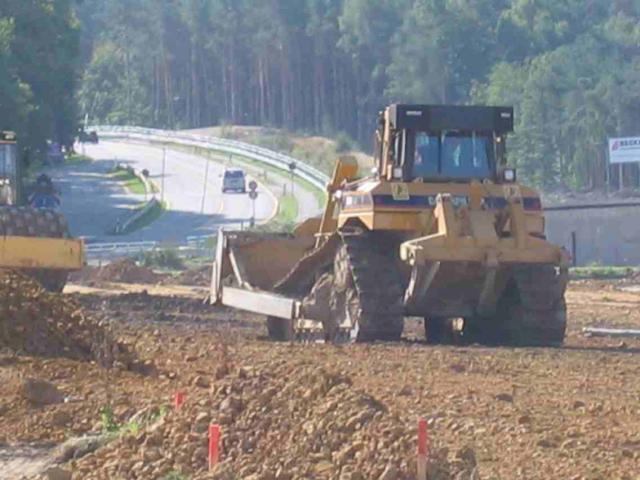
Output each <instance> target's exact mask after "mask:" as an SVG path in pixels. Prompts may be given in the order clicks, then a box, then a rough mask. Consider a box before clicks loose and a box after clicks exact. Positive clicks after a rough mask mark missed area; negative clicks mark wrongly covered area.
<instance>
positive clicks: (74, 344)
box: [0, 270, 134, 368]
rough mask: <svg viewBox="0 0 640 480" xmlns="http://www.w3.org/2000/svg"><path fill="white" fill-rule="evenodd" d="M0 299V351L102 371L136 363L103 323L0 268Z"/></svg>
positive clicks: (69, 301) (70, 301)
mask: <svg viewBox="0 0 640 480" xmlns="http://www.w3.org/2000/svg"><path fill="white" fill-rule="evenodd" d="M0 298H2V302H0V350H8V351H10V352H14V353H18V354H27V355H34V356H42V357H66V358H71V359H76V360H87V361H96V362H97V363H99V364H100V365H101V366H103V367H105V368H110V367H113V366H117V367H121V368H130V367H131V366H132V364H133V362H134V355H133V354H132V353H131V352H130V351H129V350H128V348H127V347H126V346H125V345H123V344H121V343H119V342H118V341H117V340H116V339H115V338H114V336H113V335H112V333H111V331H110V329H109V327H108V325H107V324H106V323H105V322H101V321H97V320H95V319H93V318H90V317H87V316H86V315H85V314H84V312H83V311H82V309H81V308H80V307H79V306H78V304H77V303H75V302H74V301H73V300H71V299H69V298H67V297H64V296H62V295H60V294H54V293H49V292H46V291H45V290H44V289H43V288H42V287H40V285H39V284H38V283H37V282H36V281H34V280H32V279H30V278H27V277H25V276H23V275H21V274H19V273H14V272H10V271H6V270H0Z"/></svg>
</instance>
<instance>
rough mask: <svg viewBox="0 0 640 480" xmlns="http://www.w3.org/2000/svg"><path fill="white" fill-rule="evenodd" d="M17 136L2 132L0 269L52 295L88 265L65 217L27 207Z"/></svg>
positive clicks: (0, 152) (48, 210)
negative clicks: (17, 273) (26, 277)
mask: <svg viewBox="0 0 640 480" xmlns="http://www.w3.org/2000/svg"><path fill="white" fill-rule="evenodd" d="M16 140H17V139H16V134H15V133H14V132H9V131H0V269H11V270H18V271H21V272H23V273H25V274H27V275H29V276H31V277H33V278H35V279H36V280H38V281H39V282H40V283H41V284H42V286H43V287H44V288H46V289H47V290H50V291H55V292H60V291H62V289H63V288H64V286H65V284H66V281H67V276H68V274H69V272H71V271H73V270H78V269H81V268H83V266H84V264H85V258H84V245H83V242H82V240H79V239H72V238H69V231H68V228H67V222H66V221H65V219H64V217H63V216H62V215H61V214H60V213H58V212H56V211H54V210H51V209H48V208H34V207H31V206H28V205H26V204H25V200H26V199H25V195H24V191H23V177H24V169H23V166H24V165H23V162H22V161H21V159H20V157H19V155H18V148H17V142H16Z"/></svg>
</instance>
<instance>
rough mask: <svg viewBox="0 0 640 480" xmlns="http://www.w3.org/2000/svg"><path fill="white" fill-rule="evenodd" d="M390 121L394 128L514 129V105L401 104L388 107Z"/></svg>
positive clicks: (506, 131)
mask: <svg viewBox="0 0 640 480" xmlns="http://www.w3.org/2000/svg"><path fill="white" fill-rule="evenodd" d="M389 121H390V122H391V125H392V127H393V128H395V129H397V130H404V129H408V130H418V131H441V130H475V131H482V130H484V131H492V132H496V133H498V134H503V133H509V132H513V107H483V106H459V105H402V104H394V105H391V106H390V107H389Z"/></svg>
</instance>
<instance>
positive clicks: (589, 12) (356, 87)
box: [0, 0, 640, 189]
mask: <svg viewBox="0 0 640 480" xmlns="http://www.w3.org/2000/svg"><path fill="white" fill-rule="evenodd" d="M5 4H9V5H10V8H9V12H10V14H9V15H8V16H9V17H12V16H16V15H17V16H16V19H15V20H13V19H12V18H5V17H6V15H5V13H4V12H3V11H0V13H2V15H0V17H2V20H1V21H0V93H1V94H2V95H1V96H0V101H2V102H3V103H1V104H0V108H2V109H4V108H5V104H4V101H5V99H4V97H5V95H4V92H5V91H7V92H16V95H14V96H12V97H11V98H14V99H15V102H17V103H18V104H32V103H33V100H35V98H37V97H38V96H39V95H41V92H40V89H39V85H40V83H39V79H38V78H33V76H35V77H37V76H38V75H39V76H41V77H44V78H46V79H48V80H51V81H52V82H53V81H54V79H57V78H58V76H59V74H60V75H62V74H64V73H65V72H68V71H74V72H75V76H72V77H69V78H67V79H66V81H64V82H61V83H60V84H55V85H52V86H51V90H50V92H49V95H52V96H53V95H54V92H55V98H54V99H53V100H51V101H50V102H49V104H47V105H46V108H43V109H35V110H34V109H31V110H28V109H27V111H26V113H25V112H24V111H22V114H21V115H22V116H21V117H19V121H21V122H22V121H30V122H36V123H37V122H38V121H42V119H41V117H42V118H44V117H45V116H46V115H51V112H53V114H54V115H55V116H56V118H57V119H58V121H57V123H55V125H57V126H55V127H54V128H53V130H52V131H53V132H54V133H56V134H61V133H63V130H64V128H63V127H62V126H61V124H60V120H61V119H64V118H66V116H68V115H69V114H70V113H73V112H74V109H76V110H75V111H76V112H77V114H76V117H75V118H76V119H77V120H80V119H82V118H84V116H85V115H88V117H89V119H90V122H92V123H111V124H131V125H145V126H155V127H164V128H191V127H201V126H211V125H220V124H245V125H268V126H275V127H283V128H286V129H289V130H295V131H302V132H309V133H319V134H324V135H328V136H332V135H335V134H337V133H340V132H344V133H346V134H348V135H349V136H351V137H352V138H353V139H355V140H357V141H358V142H359V143H360V145H361V146H362V148H364V149H366V150H370V148H371V138H372V131H373V129H374V127H375V116H376V113H377V111H379V110H380V109H381V108H383V107H384V106H385V105H386V104H388V103H391V102H416V103H456V104H471V103H473V104H508V105H514V106H515V107H516V115H517V126H516V127H517V134H516V135H514V136H513V137H512V139H511V141H510V152H511V155H510V158H511V161H512V163H514V164H515V165H516V166H517V167H518V168H519V171H520V174H521V177H523V178H525V179H526V180H527V181H530V182H533V183H535V184H537V185H539V186H542V187H545V188H553V189H556V188H566V187H569V188H581V189H590V188H602V187H603V186H604V181H605V173H604V172H605V165H606V139H607V137H608V136H614V135H620V136H622V135H640V1H638V0H76V1H75V2H72V0H2V5H3V6H2V7H0V9H2V10H4V8H5V7H4V5H5ZM27 5H29V7H27ZM21 8H22V9H23V10H24V9H29V8H31V9H36V10H37V9H40V10H42V11H41V12H40V13H38V16H37V18H38V21H42V22H43V23H46V25H44V26H42V27H41V28H42V30H40V29H39V28H35V27H34V30H36V31H37V32H38V34H37V37H38V38H37V39H38V41H39V40H41V39H42V40H44V41H45V42H46V41H47V38H46V37H48V35H49V32H50V30H51V29H52V28H58V27H60V28H61V29H62V30H60V32H61V33H60V34H59V35H56V36H54V37H53V38H52V37H48V40H49V43H46V44H45V46H44V47H43V49H37V48H34V49H33V50H34V51H35V52H36V53H34V52H32V51H31V49H26V48H22V47H21V45H22V44H23V43H22V42H24V41H25V38H24V35H25V34H26V32H25V31H24V30H25V27H24V26H23V27H21V24H22V23H21V22H20V21H19V16H20V14H21V13H22V14H24V13H25V12H20V9H21ZM70 8H72V9H75V11H74V12H70V11H69V9H70ZM12 12H13V13H14V14H13V15H12ZM49 19H51V20H52V21H49ZM78 25H79V26H78ZM78 29H80V32H81V33H80V36H79V39H78V38H77V37H78ZM41 37H42V38H41ZM26 41H27V43H29V42H31V41H32V40H31V39H30V38H29V39H28V40H26ZM12 46H13V47H12ZM65 48H68V52H69V53H68V56H67V57H64V58H60V57H59V54H60V52H61V49H65ZM25 50H26V51H25ZM12 51H13V54H12ZM7 52H9V54H8V55H7ZM37 55H40V56H43V57H44V58H42V59H40V58H38V59H36V58H34V56H37ZM40 60H42V62H40ZM22 62H26V67H23V66H22ZM34 65H39V66H40V70H39V71H38V72H37V73H36V72H32V69H33V67H34ZM7 69H8V70H7ZM50 69H52V70H51V71H50ZM74 69H75V70H74ZM6 71H9V72H14V74H10V75H9V76H8V77H7V75H6V73H5V72H6ZM29 72H31V73H29ZM32 74H33V76H31V75H32ZM7 78H8V79H9V81H8V82H7V81H6V80H7ZM60 78H62V77H60ZM16 79H17V81H15V80H16ZM76 83H77V84H78V88H77V92H76V97H75V100H76V103H75V104H72V102H71V103H69V95H68V93H69V91H70V90H69V89H73V88H74V87H75V85H76ZM32 97H34V98H33V99H32ZM61 105H69V106H67V107H64V108H63V107H62V106H61ZM0 112H2V113H3V112H4V110H0ZM32 117H34V118H32ZM35 117H38V118H35ZM29 119H30V120H29ZM47 131H49V130H47ZM613 173H614V174H615V172H613ZM625 175H626V179H625V180H626V182H627V183H628V184H629V185H638V182H639V180H640V179H639V178H638V169H637V167H636V166H635V165H632V166H628V167H626V170H625Z"/></svg>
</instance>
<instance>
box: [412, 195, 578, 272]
mask: <svg viewBox="0 0 640 480" xmlns="http://www.w3.org/2000/svg"><path fill="white" fill-rule="evenodd" d="M434 217H435V221H436V223H437V231H436V233H434V234H431V235H427V236H424V237H420V238H416V239H413V240H409V241H406V242H404V243H402V244H401V246H400V257H401V258H402V260H404V261H405V262H407V263H409V264H410V265H412V266H413V265H424V264H426V263H430V262H449V261H450V262H480V263H483V264H485V265H487V266H491V267H495V266H497V265H498V264H500V263H540V264H552V265H555V266H558V267H561V268H563V269H564V268H568V266H569V264H570V258H569V254H568V253H567V252H566V251H565V250H564V249H563V248H561V247H559V246H556V245H553V244H552V243H550V242H548V241H546V240H544V239H542V238H538V237H534V236H532V235H530V234H529V233H528V232H527V229H526V216H525V213H524V210H523V208H522V205H521V204H520V203H515V202H511V203H509V206H508V207H507V209H506V212H505V217H506V218H505V221H504V223H507V222H508V223H509V225H510V236H508V237H504V236H500V235H499V234H498V232H497V231H496V226H495V216H494V214H492V213H491V212H487V211H483V210H469V211H468V226H469V228H468V230H470V231H469V232H468V233H469V234H463V233H462V230H463V229H462V223H461V221H460V220H459V218H458V217H457V216H456V212H455V210H454V207H453V205H452V203H451V197H450V196H449V195H438V198H437V204H436V208H435V211H434Z"/></svg>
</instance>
